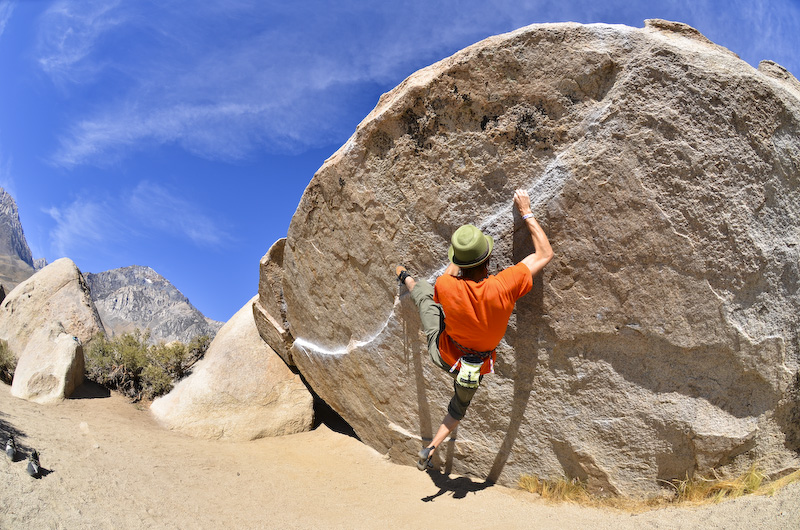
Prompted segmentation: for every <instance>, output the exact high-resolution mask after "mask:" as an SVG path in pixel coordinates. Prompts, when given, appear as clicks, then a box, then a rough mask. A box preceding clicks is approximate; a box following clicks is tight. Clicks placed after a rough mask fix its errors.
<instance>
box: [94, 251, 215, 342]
mask: <svg viewBox="0 0 800 530" xmlns="http://www.w3.org/2000/svg"><path fill="white" fill-rule="evenodd" d="M85 276H86V281H87V283H88V284H89V287H90V290H91V293H92V300H93V301H94V304H95V306H96V307H97V311H98V313H99V314H100V318H101V319H102V321H103V324H104V326H105V329H106V332H107V333H108V334H109V335H110V336H115V335H120V334H122V333H126V332H132V331H133V330H134V329H137V328H138V329H141V330H144V329H149V330H150V340H151V342H159V341H164V342H170V341H173V340H179V341H181V342H189V341H191V340H192V339H193V338H194V337H197V336H199V335H208V336H209V337H211V338H213V337H214V335H216V333H217V331H219V329H220V328H221V327H222V325H223V323H222V322H217V321H215V320H211V319H209V318H206V317H205V316H203V314H202V313H201V312H200V311H199V310H197V309H196V308H195V307H194V306H193V305H192V304H191V303H190V302H189V299H188V298H186V296H184V295H183V294H182V293H181V292H180V291H179V290H178V289H177V288H176V287H175V286H174V285H172V284H171V283H170V282H169V281H168V280H167V279H165V278H164V277H163V276H161V275H160V274H158V273H157V272H155V271H154V270H153V269H151V268H150V267H142V266H138V265H133V266H130V267H123V268H120V269H113V270H110V271H105V272H100V273H88V274H85Z"/></svg>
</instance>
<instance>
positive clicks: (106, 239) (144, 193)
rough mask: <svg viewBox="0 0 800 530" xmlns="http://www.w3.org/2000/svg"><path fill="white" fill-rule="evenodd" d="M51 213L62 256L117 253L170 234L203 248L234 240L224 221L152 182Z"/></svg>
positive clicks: (53, 243) (54, 242)
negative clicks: (137, 241) (136, 242)
mask: <svg viewBox="0 0 800 530" xmlns="http://www.w3.org/2000/svg"><path fill="white" fill-rule="evenodd" d="M46 213H47V214H48V215H49V216H50V217H51V218H52V219H53V221H54V222H55V227H54V228H53V230H52V231H51V235H50V245H51V248H52V250H53V253H54V254H56V255H58V256H75V257H77V256H82V255H97V254H106V253H108V254H113V253H114V252H115V249H118V248H120V247H121V246H122V245H127V244H129V243H130V242H131V240H133V239H149V240H163V239H165V236H166V237H167V238H170V237H171V238H173V239H174V240H175V241H178V242H188V243H190V244H192V245H194V246H197V247H202V248H220V247H223V246H224V245H225V244H227V243H228V242H229V241H231V239H232V238H231V236H230V235H229V234H228V233H227V232H226V230H225V228H224V221H223V220H219V219H216V218H214V217H213V216H211V215H208V214H206V213H204V212H203V210H202V208H201V207H200V206H198V205H196V204H193V203H192V202H191V201H189V200H186V199H184V198H181V197H179V196H178V195H177V194H175V193H172V192H170V191H169V190H167V189H166V188H165V187H163V186H160V185H157V184H153V183H150V182H141V183H140V184H139V185H137V186H136V188H134V189H133V190H132V191H131V190H123V191H122V192H120V194H119V195H118V196H114V197H105V198H91V199H89V198H79V199H76V200H74V201H72V202H70V203H68V204H65V205H60V206H53V207H51V208H49V209H47V210H46Z"/></svg>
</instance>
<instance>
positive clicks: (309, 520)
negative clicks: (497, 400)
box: [0, 384, 800, 529]
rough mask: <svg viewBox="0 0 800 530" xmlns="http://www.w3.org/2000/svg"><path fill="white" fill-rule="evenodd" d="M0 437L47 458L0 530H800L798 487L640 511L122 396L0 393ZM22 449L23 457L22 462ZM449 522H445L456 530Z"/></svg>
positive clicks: (5, 482) (5, 483)
mask: <svg viewBox="0 0 800 530" xmlns="http://www.w3.org/2000/svg"><path fill="white" fill-rule="evenodd" d="M0 431H3V432H2V433H0V436H2V439H1V440H0V441H2V442H3V446H4V445H5V438H6V433H9V432H10V433H12V434H14V435H15V437H16V438H17V441H18V443H19V445H20V446H21V447H22V448H23V449H24V450H25V451H26V452H27V451H29V450H30V448H35V449H37V450H38V451H39V453H40V454H41V463H42V467H43V468H44V469H45V474H44V476H43V477H42V478H40V479H38V480H35V479H32V478H31V477H29V476H28V475H27V474H26V472H25V467H26V466H25V461H24V460H21V459H20V460H18V461H17V462H11V461H10V460H9V459H7V458H3V463H2V464H0V528H2V529H6V528H8V529H27V528H31V529H34V528H35V529H40V528H65V529H79V528H86V529H90V528H91V529H102V528H120V529H127V528H131V529H133V528H136V529H138V528H187V529H189V528H191V529H195V528H209V529H211V528H213V529H219V528H326V529H330V528H389V527H392V528H427V527H439V526H451V525H452V523H453V521H458V522H459V524H464V525H466V526H468V527H471V528H526V529H527V528H534V527H535V528H559V529H563V528H590V527H597V528H622V529H626V528H630V529H634V528H664V529H666V528H670V529H673V528H698V527H702V528H726V529H727V528H731V529H737V528H741V529H752V528H792V529H795V528H800V484H794V485H792V486H790V487H788V488H786V489H785V490H784V491H782V492H781V493H779V494H778V495H776V496H774V497H750V498H745V499H739V500H736V501H732V502H727V503H724V504H721V505H717V506H711V507H704V508H681V509H675V508H670V509H662V510H657V511H653V512H648V513H644V514H640V515H630V514H627V513H620V512H616V511H611V510H599V509H591V508H583V507H578V506H573V505H549V504H547V503H545V502H543V501H541V500H540V499H539V498H538V497H537V496H535V495H531V494H527V493H523V492H521V491H517V490H513V489H508V488H504V487H500V486H491V487H486V485H485V484H483V483H482V482H480V481H478V480H474V479H473V480H471V479H468V478H464V477H446V476H443V475H439V474H431V475H428V474H425V473H420V472H419V471H417V470H416V468H414V467H409V466H399V465H396V464H392V463H390V462H388V461H386V460H385V459H384V458H383V457H382V456H381V455H379V454H378V453H376V452H375V451H373V450H372V449H370V448H368V447H366V446H364V445H363V444H361V443H360V442H358V441H357V440H355V439H353V438H350V437H347V436H344V435H341V434H338V433H335V432H333V431H331V430H329V429H327V428H326V427H324V426H323V427H320V428H318V429H317V430H315V431H313V432H310V433H304V434H299V435H293V436H286V437H282V438H272V439H266V440H258V441H255V442H249V443H224V442H215V441H205V440H196V439H193V438H189V437H186V436H183V435H180V434H176V433H173V432H170V431H166V430H164V429H162V428H160V427H159V426H158V425H157V424H156V423H155V422H154V421H153V419H152V418H151V417H150V414H149V412H148V411H147V410H139V409H137V408H136V407H135V406H134V405H131V404H130V403H128V402H127V401H126V400H125V399H124V398H122V397H120V396H117V395H112V396H111V397H106V398H97V399H71V400H67V401H64V402H63V403H61V404H59V405H55V406H52V405H51V406H41V405H36V404H34V403H29V402H26V401H21V400H18V399H15V398H13V397H11V395H10V387H9V386H8V385H3V384H0ZM26 454H27V453H26ZM448 523H450V524H448Z"/></svg>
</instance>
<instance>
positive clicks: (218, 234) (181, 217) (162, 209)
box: [129, 182, 231, 247]
mask: <svg viewBox="0 0 800 530" xmlns="http://www.w3.org/2000/svg"><path fill="white" fill-rule="evenodd" d="M129 205H130V212H131V214H132V215H133V216H134V217H135V218H136V219H138V220H139V221H140V223H141V224H142V225H143V226H146V227H150V228H153V229H155V230H158V231H160V232H163V233H166V234H170V235H172V236H175V237H178V238H181V239H188V240H190V241H192V242H193V243H194V244H196V245H198V246H204V247H217V246H219V245H222V244H224V243H226V242H227V241H230V239H231V238H230V236H229V235H228V234H227V233H226V231H225V230H224V228H223V227H221V226H220V221H218V220H214V219H212V218H211V217H210V216H208V215H206V214H205V213H203V212H202V211H201V210H200V208H198V207H197V206H196V205H194V204H192V203H190V202H189V201H187V200H186V199H183V198H181V197H179V196H178V195H177V194H175V193H173V192H170V191H169V190H167V189H166V188H164V187H163V186H160V185H158V184H154V183H152V182H142V183H140V184H139V185H138V186H137V187H136V189H135V190H134V191H133V193H132V194H131V197H130V201H129Z"/></svg>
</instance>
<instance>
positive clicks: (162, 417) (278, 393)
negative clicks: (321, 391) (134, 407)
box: [150, 297, 314, 441]
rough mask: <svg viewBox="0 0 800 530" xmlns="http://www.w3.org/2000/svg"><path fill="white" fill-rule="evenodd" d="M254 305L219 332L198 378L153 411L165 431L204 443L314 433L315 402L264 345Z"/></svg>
mask: <svg viewBox="0 0 800 530" xmlns="http://www.w3.org/2000/svg"><path fill="white" fill-rule="evenodd" d="M254 302H255V297H254V299H253V300H251V301H249V302H248V303H247V304H245V306H244V307H243V308H242V309H240V310H239V311H238V312H237V313H236V314H235V315H234V316H233V317H232V318H231V319H230V320H229V321H228V322H227V323H226V324H225V325H224V326H223V327H222V329H221V330H220V331H219V333H218V334H217V336H216V337H215V338H214V341H213V342H212V343H211V346H210V347H209V349H208V351H207V352H206V355H205V357H204V358H203V360H202V361H200V362H199V363H198V364H197V366H196V367H195V368H194V369H193V370H192V374H191V375H190V376H189V377H187V378H186V379H184V380H182V381H181V382H179V383H178V384H177V385H175V388H173V389H172V391H171V392H170V393H169V394H167V395H166V396H162V397H160V398H158V399H156V400H155V401H154V402H153V404H152V405H151V407H150V410H151V411H152V412H153V416H154V417H155V418H156V419H157V420H158V421H159V422H160V423H161V424H162V425H164V426H165V427H167V428H169V429H172V430H177V431H180V432H183V433H185V434H188V435H190V436H195V437H199V438H214V439H224V440H230V441H246V440H255V439H257V438H264V437H270V436H281V435H285V434H294V433H298V432H304V431H308V430H311V428H312V426H313V422H314V408H313V405H314V403H313V397H312V396H311V394H310V393H309V391H308V389H307V388H306V387H305V385H304V384H303V382H302V381H301V380H300V376H299V375H297V374H294V373H292V371H291V370H290V369H289V368H288V367H287V366H286V363H285V362H284V361H283V360H282V359H281V358H280V357H279V356H278V355H277V354H276V353H275V352H274V351H273V350H272V348H270V347H269V346H268V345H266V344H264V341H263V340H261V338H260V336H259V333H258V331H257V329H256V325H255V322H254V320H253V307H252V305H253V303H254Z"/></svg>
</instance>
